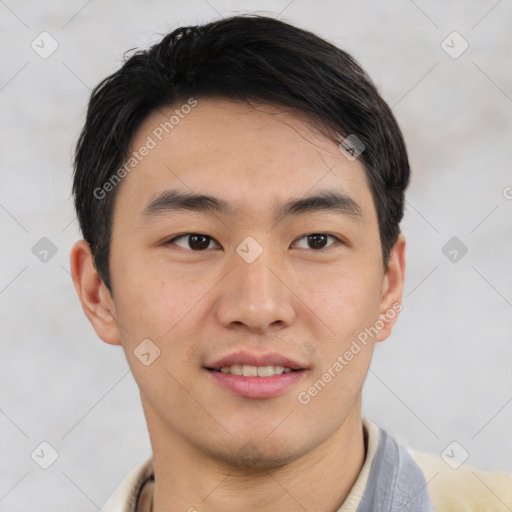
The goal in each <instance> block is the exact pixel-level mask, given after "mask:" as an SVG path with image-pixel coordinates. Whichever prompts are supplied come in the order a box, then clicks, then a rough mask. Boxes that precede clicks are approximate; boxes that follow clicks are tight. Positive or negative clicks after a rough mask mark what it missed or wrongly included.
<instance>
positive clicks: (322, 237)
mask: <svg viewBox="0 0 512 512" xmlns="http://www.w3.org/2000/svg"><path fill="white" fill-rule="evenodd" d="M329 239H331V240H334V241H336V242H341V240H340V239H339V238H337V237H335V236H334V235H327V234H326V233H312V234H310V235H306V236H303V237H302V238H299V240H298V241H297V242H295V245H296V247H299V248H300V249H315V250H320V249H325V248H326V247H329V246H330V245H332V244H329V245H328V244H327V241H328V240H329ZM302 240H304V241H305V243H306V247H304V245H303V246H302V247H300V245H298V244H299V243H300V242H301V241H302ZM308 246H309V247H308Z"/></svg>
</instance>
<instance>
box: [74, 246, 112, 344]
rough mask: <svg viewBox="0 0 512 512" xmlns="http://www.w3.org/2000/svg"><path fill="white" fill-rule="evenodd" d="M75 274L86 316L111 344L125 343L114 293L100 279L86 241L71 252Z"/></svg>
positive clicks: (77, 289)
mask: <svg viewBox="0 0 512 512" xmlns="http://www.w3.org/2000/svg"><path fill="white" fill-rule="evenodd" d="M69 261H70V267H71V277H72V278H73V284H74V285H75V289H76V293H77V294H78V298H79V299H80V302H81V304H82V309H83V310H84V313H85V315H86V316H87V318H88V319H89V322H91V325H92V326H93V328H94V330H95V331H96V334H97V335H98V336H99V337H100V338H101V339H102V340H103V341H104V342H105V343H109V344H111V345H121V337H120V335H119V329H118V326H117V321H116V316H115V307H114V301H113V299H112V296H111V294H110V292H109V290H108V288H107V287H106V286H105V283H103V281H102V280H101V279H100V276H99V275H98V272H97V271H96V268H95V267H94V260H93V256H92V253H91V248H90V247H89V244H88V243H87V242H86V241H85V240H79V241H78V242H76V243H75V244H74V245H73V248H72V249H71V254H70V259H69Z"/></svg>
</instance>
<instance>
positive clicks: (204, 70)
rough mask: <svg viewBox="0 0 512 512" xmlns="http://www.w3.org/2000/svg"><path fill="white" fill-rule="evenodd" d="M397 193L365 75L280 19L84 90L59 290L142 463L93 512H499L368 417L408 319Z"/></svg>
mask: <svg viewBox="0 0 512 512" xmlns="http://www.w3.org/2000/svg"><path fill="white" fill-rule="evenodd" d="M408 182H409V163H408V158H407V153H406V148H405V144H404V141H403V138H402V135H401V133H400V130H399V128H398V126H397V123H396V121H395V119H394V117H393V115H392V113H391V111H390V109H389V108H388V106H387V105H386V103H385V102H384V101H383V100H382V99H381V97H380V96H379V94H378V92H377V91H376V89H375V87H374V86H373V84H372V83H371V81H370V79H369V78H368V77H367V75H366V74H365V73H364V71H363V70H362V69H361V68H360V67H359V65H358V64H357V63H356V62H355V61H354V60H353V59H352V58H351V57H350V56H349V55H347V54H346V53H345V52H343V51H341V50H339V49H338V48H336V47H334V46H332V45H331V44H329V43H328V42H326V41H324V40H322V39H320V38H318V37H317V36H315V35H313V34H311V33H309V32H306V31H303V30H300V29H298V28H295V27H293V26H290V25H288V24H285V23H283V22H280V21H277V20H275V19H271V18H265V17H258V16H236V17H232V18H229V19H224V20H221V21H218V22H214V23H210V24H207V25H204V26H197V27H185V28H180V29H177V30H175V31H174V32H172V33H171V34H169V35H167V36H165V37H164V38H163V39H162V41H161V42H160V43H158V44H156V45H154V46H153V47H152V48H150V49H149V50H148V51H141V52H137V53H135V54H134V55H133V56H131V57H130V58H129V59H128V60H127V61H126V62H125V64H124V65H123V66H122V68H121V69H120V70H119V71H117V72H116V73H114V74H113V75H112V76H110V77H108V78H106V79H105V80H104V81H103V82H102V83H101V84H99V86H98V87H97V88H96V89H95V90H94V91H93V93H92V96H91V100H90V104H89V109H88V113H87V119H86V123H85V126H84V129H83V131H82V134H81V136H80V139H79V142H78V145H77V151H76V159H75V175H74V185H73V192H74V196H75V204H76V208H77V212H78V218H79V222H80V226H81V229H82V232H83V235H84V238H85V240H82V241H79V242H77V243H76V244H75V245H74V247H73V249H72V252H71V268H72V276H73V280H74V283H75V287H76V290H77V293H78V295H79V298H80V301H81V303H82V307H83V309H84V312H85V314H86V315H87V317H88V318H89V320H90V322H91V323H92V325H93V327H94V329H95V330H96V332H97V334H98V336H100V338H101V339H103V340H104V341H105V342H106V343H110V344H114V345H121V346H122V347H123V350H124V352H125V355H126V358H127V360H128V363H129V365H130V368H131V371H132V372H133V375H134V378H135V380H136V382H137V384H138V386H139V389H140V396H141V402H142V406H143V409H144V414H145V417H146V420H147V425H148V430H149V435H150V440H151V444H152V450H153V454H152V456H151V457H150V458H148V459H147V460H145V461H143V462H142V463H141V464H140V465H139V466H138V467H136V468H135V469H134V470H133V471H132V472H131V473H130V474H129V476H128V477H127V478H126V479H125V480H124V482H123V483H122V484H121V486H120V487H119V489H118V490H117V491H116V493H115V494H114V496H112V498H111V499H110V500H109V502H108V503H107V505H106V506H105V508H104V510H105V511H109V512H114V511H116V512H120V511H141V512H142V511H143V512H149V511H152V512H164V511H189V512H193V511H197V512H203V511H205V512H207V511H208V512H216V511H221V510H222V511H223V512H232V511H233V512H234V511H254V512H256V511H274V510H279V511H285V512H286V511H299V510H307V511H314V512H324V511H325V512H334V511H340V512H348V511H358V512H363V511H370V510H372V511H373V510H379V511H381V510H382V511H398V510H403V511H405V510H409V511H415V512H418V511H431V510H434V509H435V510H443V511H456V510H510V508H511V507H512V477H511V476H510V475H506V474H504V473H498V472H494V473H488V474H483V473H481V474H478V473H476V472H475V471H474V470H473V469H472V468H467V467H463V468H460V469H458V470H457V471H454V470H452V469H451V468H449V467H448V466H447V465H446V464H445V463H444V462H443V461H442V460H441V459H440V458H439V457H437V456H433V455H427V454H421V453H417V452H413V451H410V450H407V449H406V448H405V447H403V446H401V445H399V444H398V443H396V441H395V440H394V439H393V438H392V437H391V436H390V435H389V434H388V433H386V432H385V431H384V430H382V429H379V427H378V426H377V425H375V424H374V423H372V422H371V421H369V420H368V419H366V418H362V417H361V390H362V386H363V383H364V379H365V377H366V374H367V371H368V368H369V365H370V362H371V356H372V352H373V348H374V345H375V343H376V342H379V341H383V340H384V339H386V338H387V337H388V336H389V335H390V333H391V331H392V328H393V326H394V324H395V322H396V320H397V317H398V314H399V311H400V310H401V298H402V291H403V282H404V272H405V238H404V236H403V234H401V233H400V228H399V224H400V221H401V219H402V216H403V204H404V192H405V189H406V187H407V185H408ZM475 475H476V476H475ZM478 475H480V476H478ZM477 478H480V479H481V480H483V481H485V482H486V486H483V485H481V484H480V485H478V482H479V480H477Z"/></svg>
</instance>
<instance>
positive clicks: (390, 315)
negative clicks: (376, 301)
mask: <svg viewBox="0 0 512 512" xmlns="http://www.w3.org/2000/svg"><path fill="white" fill-rule="evenodd" d="M405 247H406V243H405V236H404V235H403V234H402V233H400V234H399V235H398V238H397V241H396V242H395V245H394V246H393V249H392V250H391V254H390V256H389V262H388V268H387V271H386V275H385V276H384V280H383V283H382V296H381V300H380V309H379V314H380V319H381V321H382V323H383V324H384V326H383V327H382V329H380V331H379V333H378V334H377V335H376V336H375V341H384V340H385V339H386V338H387V337H388V336H389V335H390V334H391V331H392V330H393V326H394V325H395V322H396V321H397V319H398V314H399V312H400V311H401V310H402V294H403V289H404V278H405V265H406V263H405Z"/></svg>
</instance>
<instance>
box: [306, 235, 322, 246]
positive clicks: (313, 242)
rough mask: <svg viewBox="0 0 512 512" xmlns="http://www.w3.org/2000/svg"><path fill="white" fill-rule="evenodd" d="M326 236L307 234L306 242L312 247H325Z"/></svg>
mask: <svg viewBox="0 0 512 512" xmlns="http://www.w3.org/2000/svg"><path fill="white" fill-rule="evenodd" d="M326 242H327V237H326V236H325V235H309V236H308V243H309V245H310V247H311V248H312V249H322V248H323V247H325V243H326Z"/></svg>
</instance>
